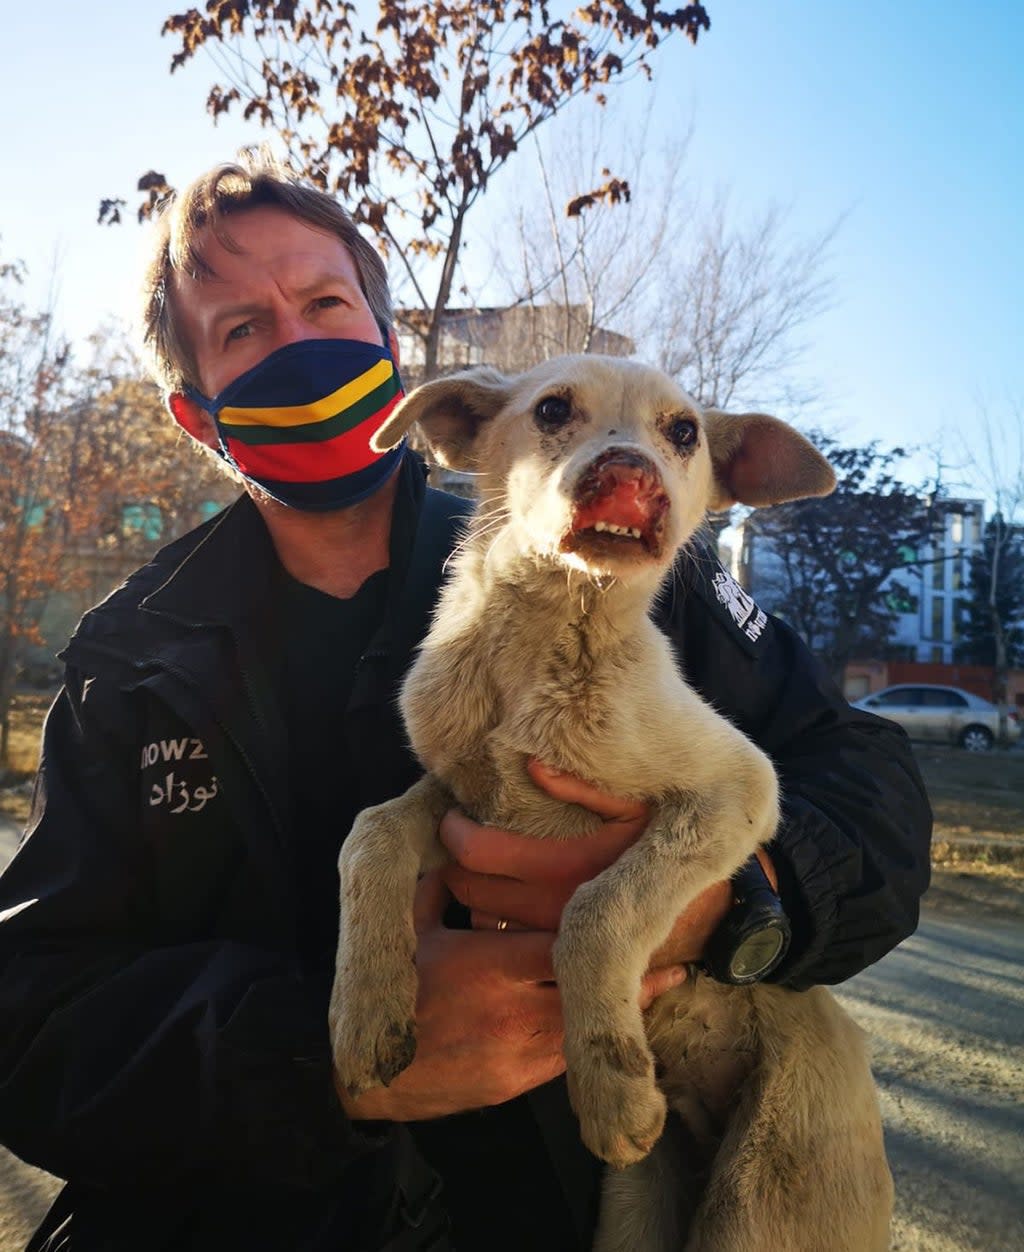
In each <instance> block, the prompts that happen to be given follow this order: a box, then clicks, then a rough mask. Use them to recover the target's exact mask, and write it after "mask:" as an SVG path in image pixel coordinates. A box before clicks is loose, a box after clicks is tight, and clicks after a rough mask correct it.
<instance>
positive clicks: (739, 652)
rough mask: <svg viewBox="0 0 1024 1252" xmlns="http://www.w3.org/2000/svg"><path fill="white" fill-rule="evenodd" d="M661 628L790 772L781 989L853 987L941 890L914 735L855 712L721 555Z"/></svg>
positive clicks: (776, 849)
mask: <svg viewBox="0 0 1024 1252" xmlns="http://www.w3.org/2000/svg"><path fill="white" fill-rule="evenodd" d="M656 619H657V620H658V621H659V624H660V625H661V626H662V628H663V629H664V630H666V632H667V633H668V634H669V636H670V638H671V640H672V642H673V645H674V647H675V649H676V652H677V657H678V659H679V660H680V662H681V664H682V666H683V668H684V671H685V672H686V674H687V677H688V678H689V680H690V681H691V682H692V683H693V684H694V685H695V686H696V687H697V689H698V690H699V691H700V692H701V694H702V695H703V696H704V697H705V699H707V700H708V701H709V702H710V703H711V704H712V705H713V706H714V707H715V708H716V709H717V710H718V711H719V712H720V713H722V714H723V715H724V716H725V717H727V718H729V720H730V721H732V722H733V723H734V724H735V725H736V726H738V727H739V729H741V730H742V731H744V732H745V733H746V734H748V735H749V736H750V737H751V738H752V739H753V740H754V741H755V742H756V743H757V744H758V745H759V746H760V747H761V748H762V749H764V751H765V752H767V753H768V754H769V756H770V757H771V758H772V760H773V761H774V763H775V766H776V769H777V770H778V773H779V779H780V783H781V790H782V821H781V823H780V825H779V828H778V831H777V833H776V836H775V839H774V841H773V843H772V844H771V846H770V849H769V851H770V853H771V856H772V859H773V861H774V863H775V865H776V868H777V870H778V874H779V887H780V894H781V896H782V899H783V903H784V905H785V907H786V911H787V913H788V914H789V917H790V921H791V923H792V927H793V941H792V944H791V947H790V951H789V953H788V954H787V957H786V959H785V961H784V962H783V964H782V965H780V967H779V968H778V970H776V972H775V974H774V976H773V981H778V982H781V983H784V984H785V985H787V986H790V987H793V988H794V989H798V990H802V989H804V988H807V987H809V986H812V985H814V984H815V983H838V982H842V981H843V980H844V979H847V978H850V977H852V976H853V975H854V974H857V973H859V972H860V971H861V970H862V969H864V968H865V967H866V966H868V965H870V964H872V963H873V962H874V961H877V960H879V959H880V958H881V957H883V956H884V955H885V954H886V953H887V952H888V951H890V949H892V948H894V947H895V946H896V945H897V944H898V943H900V942H901V941H902V940H903V939H905V938H906V937H907V936H908V935H910V934H912V933H913V932H914V930H915V929H916V927H917V922H918V915H919V906H920V899H921V896H922V895H923V894H924V892H925V890H926V888H927V886H928V882H929V875H930V854H929V848H930V839H931V820H932V819H931V809H930V807H929V803H928V798H927V795H926V793H925V789H924V784H923V782H922V780H921V776H920V773H919V772H918V769H917V766H916V764H915V761H914V757H913V754H912V752H911V750H910V744H909V741H908V740H907V737H906V735H905V734H904V732H903V730H902V729H901V728H900V727H898V726H896V725H895V724H894V723H893V722H889V721H886V720H885V719H883V718H879V717H874V716H873V715H871V714H869V713H864V712H861V711H859V710H856V709H852V708H851V707H850V706H849V704H848V703H847V702H846V700H845V699H844V698H843V696H842V694H841V693H840V691H839V690H838V688H837V687H836V685H835V683H834V682H832V680H831V679H830V678H829V676H828V675H827V673H826V672H825V670H824V668H823V666H822V665H821V664H820V663H819V662H818V661H817V660H816V659H815V658H814V657H813V656H812V655H811V653H810V651H809V650H808V649H807V647H806V646H805V645H804V643H803V642H802V641H801V640H800V638H799V637H798V636H797V635H796V634H795V633H794V631H792V630H791V629H790V628H789V627H788V626H787V625H786V624H785V623H783V622H781V621H779V620H778V619H776V618H773V617H771V616H770V615H768V614H765V613H763V612H762V611H761V610H760V609H758V607H757V606H756V604H754V603H753V602H752V601H751V600H750V598H749V597H747V596H744V595H743V593H741V592H740V591H739V588H737V587H736V584H735V583H734V582H733V581H732V579H731V578H730V577H729V575H728V574H726V573H725V571H724V570H723V569H722V567H721V566H720V565H718V563H717V562H715V561H713V560H711V559H710V558H708V557H707V556H705V557H703V558H700V559H695V560H693V561H691V562H690V564H688V566H687V567H685V568H684V569H681V570H680V571H678V572H677V576H676V581H675V582H674V583H673V584H670V585H669V587H668V589H667V594H666V595H665V596H663V598H662V601H661V603H660V604H659V609H658V612H657V614H656Z"/></svg>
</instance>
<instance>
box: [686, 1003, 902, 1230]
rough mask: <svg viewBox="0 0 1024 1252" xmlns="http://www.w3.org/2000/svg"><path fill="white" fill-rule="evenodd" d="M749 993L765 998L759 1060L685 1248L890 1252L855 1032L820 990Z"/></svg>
mask: <svg viewBox="0 0 1024 1252" xmlns="http://www.w3.org/2000/svg"><path fill="white" fill-rule="evenodd" d="M758 994H759V996H760V997H761V998H762V999H763V998H764V997H765V996H768V997H771V1001H772V1002H769V1005H768V1012H767V1013H766V1014H765V1017H766V1018H767V1020H766V1021H764V1023H763V1024H764V1027H765V1029H764V1031H763V1032H762V1044H763V1050H762V1060H761V1063H760V1066H759V1068H758V1070H756V1071H755V1073H754V1074H753V1075H752V1076H751V1078H750V1079H749V1080H748V1081H747V1083H746V1085H745V1086H744V1088H743V1091H742V1093H741V1095H740V1098H739V1101H738V1102H737V1105H736V1108H735V1111H734V1113H733V1115H732V1117H731V1118H730V1121H729V1125H728V1129H727V1130H726V1133H725V1136H724V1138H723V1140H722V1143H721V1146H720V1148H719V1150H718V1152H717V1153H716V1155H715V1159H714V1162H713V1164H712V1169H711V1177H710V1180H709V1182H708V1186H707V1189H706V1191H705V1194H704V1198H703V1200H702V1201H701V1205H700V1208H699V1210H698V1213H697V1216H696V1218H695V1219H694V1223H693V1226H692V1229H691V1233H690V1239H689V1241H688V1242H687V1243H686V1244H685V1245H684V1247H685V1250H686V1252H779V1250H780V1249H783V1248H784V1249H786V1252H822V1249H827V1250H828V1252H888V1248H889V1223H890V1218H891V1215H892V1202H893V1186H892V1176H891V1174H890V1173H889V1167H888V1165H887V1163H886V1159H885V1149H884V1144H883V1141H882V1125H881V1118H880V1116H879V1110H878V1099H877V1095H876V1093H875V1088H874V1083H873V1081H872V1078H871V1072H870V1068H869V1066H868V1060H867V1051H866V1047H865V1044H864V1041H863V1036H862V1032H861V1031H860V1030H859V1028H858V1027H857V1026H856V1025H855V1024H854V1023H853V1022H852V1021H851V1020H850V1019H849V1018H848V1017H847V1016H846V1014H845V1013H843V1011H842V1009H840V1007H839V1005H838V1004H836V1002H835V1001H834V1000H833V999H832V997H831V996H829V995H828V993H827V992H826V991H825V990H824V988H821V987H816V988H814V989H812V990H811V991H808V992H803V993H797V992H787V991H785V990H783V989H781V988H769V987H764V988H759V989H758ZM784 997H785V998H786V1001H785V1003H784V1001H783V998H784ZM790 1015H791V1016H790ZM785 1016H790V1021H789V1023H788V1025H787V1027H786V1031H785V1033H784V1034H778V1033H776V1031H775V1030H774V1024H775V1022H778V1021H781V1020H782V1019H783V1018H784V1017H785ZM773 1019H774V1021H773Z"/></svg>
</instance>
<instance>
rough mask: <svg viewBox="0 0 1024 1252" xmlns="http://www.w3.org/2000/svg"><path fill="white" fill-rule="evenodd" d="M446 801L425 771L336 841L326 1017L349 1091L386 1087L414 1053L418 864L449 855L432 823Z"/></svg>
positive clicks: (367, 812)
mask: <svg viewBox="0 0 1024 1252" xmlns="http://www.w3.org/2000/svg"><path fill="white" fill-rule="evenodd" d="M453 803H454V800H453V797H452V794H451V792H450V791H449V790H448V789H447V787H445V786H443V785H442V784H441V783H439V782H438V781H437V780H436V779H435V778H433V777H432V776H431V775H429V774H428V775H426V776H425V777H424V778H421V779H420V780H419V781H418V782H416V783H414V784H413V786H412V787H410V788H409V790H408V791H406V792H405V794H404V795H401V796H398V797H397V798H396V799H394V800H388V801H387V802H386V803H384V804H378V805H376V806H375V807H373V808H369V809H364V810H363V811H362V812H361V813H360V814H359V816H358V817H357V818H356V821H355V825H354V826H353V827H352V832H351V834H350V835H349V836H348V838H347V839H346V840H345V842H344V844H343V845H342V849H341V856H340V857H339V859H338V874H339V877H340V879H341V909H340V919H339V928H338V954H337V959H336V962H335V969H334V987H333V990H332V992H331V1006H330V1011H329V1017H328V1020H329V1023H330V1030H331V1039H332V1046H333V1049H334V1064H335V1069H336V1071H337V1075H338V1079H339V1081H340V1082H341V1083H342V1084H343V1085H344V1086H345V1088H346V1089H347V1090H348V1091H349V1093H350V1094H351V1095H353V1096H355V1095H358V1094H359V1093H360V1092H363V1091H366V1090H367V1089H369V1088H370V1087H378V1086H385V1087H386V1086H387V1085H388V1084H389V1083H390V1082H391V1081H392V1079H393V1078H395V1077H397V1076H398V1074H400V1073H401V1072H402V1070H403V1069H405V1068H406V1067H407V1066H408V1065H410V1064H411V1063H412V1059H413V1057H414V1056H415V1054H416V1023H415V1010H416V990H417V981H416V965H415V955H416V932H415V928H414V926H413V897H414V895H415V892H416V882H417V879H418V878H419V875H420V873H421V872H422V871H423V870H426V869H431V868H433V867H435V866H437V865H441V864H443V863H444V862H445V861H446V860H447V853H446V852H445V850H444V848H443V847H442V845H441V843H440V842H439V840H438V838H437V827H438V823H439V822H440V820H441V818H442V816H443V815H444V814H445V812H446V811H447V810H448V809H449V808H451V806H452V804H453Z"/></svg>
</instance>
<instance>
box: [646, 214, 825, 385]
mask: <svg viewBox="0 0 1024 1252" xmlns="http://www.w3.org/2000/svg"><path fill="white" fill-rule="evenodd" d="M837 230H838V223H837V224H835V225H832V226H830V227H829V228H827V229H826V230H823V231H821V232H820V233H819V234H817V235H815V236H813V237H812V238H810V239H807V240H801V241H797V242H788V241H787V234H788V221H787V216H786V214H785V212H784V211H783V210H782V209H780V208H779V207H777V206H775V207H769V208H767V209H763V210H761V211H760V212H758V213H756V214H754V215H752V216H751V217H750V218H749V220H748V221H746V222H738V221H736V220H735V219H734V218H733V216H732V214H731V213H730V208H729V200H728V197H727V196H725V195H720V196H718V197H717V198H716V199H715V200H714V201H713V202H712V203H711V204H710V206H707V207H702V206H700V205H697V206H693V208H692V212H691V214H690V215H689V216H686V215H683V216H681V219H678V220H677V223H676V229H674V230H673V233H672V246H671V248H669V249H667V250H666V251H665V253H664V260H665V265H664V269H663V271H662V274H661V278H660V281H659V283H658V289H657V291H658V299H657V301H656V303H655V305H654V307H653V309H652V310H651V311H650V313H649V314H648V316H647V322H648V325H649V326H650V338H651V341H652V344H653V356H654V359H655V360H657V361H658V363H659V364H660V366H661V368H662V369H664V370H665V371H666V373H669V374H671V375H673V376H674V377H676V378H678V379H679V380H680V381H681V383H682V384H683V386H684V387H685V388H686V390H687V391H689V392H690V393H691V395H693V396H694V397H695V398H696V399H698V400H699V401H700V402H701V403H702V404H708V405H714V406H716V407H720V408H729V407H730V406H732V405H735V404H738V403H739V404H750V403H759V404H761V405H764V404H779V403H783V404H785V405H786V406H787V407H789V408H792V407H793V406H794V403H795V402H796V401H797V400H801V401H803V402H805V403H806V402H807V400H809V399H810V397H809V396H807V395H804V396H799V395H798V394H797V393H796V392H795V391H794V389H793V371H794V367H795V366H796V365H797V364H798V363H799V362H800V361H801V360H802V358H803V357H804V355H805V353H806V350H807V345H806V343H805V342H804V341H803V340H802V338H801V332H802V331H804V330H805V329H806V327H807V326H808V325H809V323H810V322H812V321H813V319H814V318H816V317H818V316H819V315H820V314H821V313H823V312H824V311H825V310H826V309H827V308H828V307H829V306H830V303H831V299H832V291H833V283H832V279H831V277H830V276H829V274H828V256H829V249H830V247H831V244H832V242H833V240H834V238H835V235H836V232H837Z"/></svg>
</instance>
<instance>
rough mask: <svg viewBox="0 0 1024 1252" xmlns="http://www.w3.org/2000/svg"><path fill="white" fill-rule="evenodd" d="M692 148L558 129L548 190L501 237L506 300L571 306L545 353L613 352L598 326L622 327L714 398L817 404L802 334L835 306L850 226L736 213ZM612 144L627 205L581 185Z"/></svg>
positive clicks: (535, 189)
mask: <svg viewBox="0 0 1024 1252" xmlns="http://www.w3.org/2000/svg"><path fill="white" fill-rule="evenodd" d="M600 120H601V121H603V120H604V119H603V118H602V119H600ZM687 144H688V136H686V137H683V138H681V139H679V140H678V141H676V142H675V143H674V144H672V145H671V146H669V147H668V148H666V149H664V150H662V151H652V149H651V145H650V144H649V142H648V134H647V128H646V126H642V127H640V128H638V129H637V130H636V131H634V132H630V133H627V134H625V135H622V134H620V135H619V136H618V138H617V139H616V141H615V142H614V143H611V144H610V143H609V142H608V141H607V137H606V136H605V135H604V134H603V133H601V132H598V133H597V134H595V133H594V124H593V123H591V125H590V127H589V128H585V127H582V126H578V127H577V129H576V131H575V132H568V133H567V132H566V129H565V126H564V123H563V124H562V127H561V129H560V130H559V132H558V134H557V135H555V136H552V134H551V133H550V132H549V134H548V140H547V144H546V146H545V148H544V150H543V151H542V150H541V148H540V145H539V144H538V145H537V150H538V154H537V165H538V172H539V178H538V180H537V184H536V185H535V184H531V188H532V190H531V194H530V195H529V197H527V196H525V195H522V196H521V197H520V203H519V204H518V205H517V206H516V209H515V212H514V216H513V220H512V222H511V223H510V225H509V227H508V228H507V229H505V230H499V231H498V232H496V234H497V242H496V243H495V245H494V251H495V252H496V254H497V260H496V262H495V269H496V271H497V273H498V274H499V275H500V276H501V279H502V280H503V285H504V290H505V291H506V292H507V300H508V302H509V303H510V304H512V305H516V306H518V305H528V306H530V307H535V308H540V309H543V310H545V311H549V310H552V309H558V310H560V319H559V318H556V317H554V316H553V315H552V314H551V312H548V314H547V318H546V321H545V326H546V328H547V329H548V335H547V339H546V341H544V342H540V341H538V342H537V343H536V344H534V345H533V346H532V352H533V357H534V359H537V358H540V357H543V356H544V355H546V354H550V353H551V352H553V351H555V352H558V351H562V352H564V351H572V352H580V351H582V352H586V351H591V350H598V351H600V350H603V349H601V348H599V347H597V348H595V335H596V334H597V332H598V330H599V328H601V329H604V330H613V331H618V332H619V333H620V334H622V335H623V336H625V338H626V339H628V340H630V341H632V344H633V346H634V349H635V350H636V351H638V352H639V353H641V354H643V355H644V356H645V357H646V358H647V359H649V360H651V361H654V362H656V363H657V364H658V365H659V366H660V367H661V368H662V369H664V370H665V371H666V372H667V373H669V374H671V375H673V376H674V377H676V378H678V379H679V380H680V382H681V383H682V385H683V386H684V387H685V388H686V390H687V391H689V392H690V393H691V394H692V395H694V396H695V397H696V398H697V399H698V400H700V401H702V402H703V403H705V404H711V405H715V406H718V407H723V408H724V407H729V406H733V405H736V404H747V405H761V406H765V405H782V406H784V407H785V408H787V409H788V410H789V411H790V412H792V410H793V408H794V407H798V405H800V404H806V403H809V401H810V400H811V399H812V398H813V397H812V395H811V393H810V392H809V390H808V389H807V386H806V384H805V383H804V384H798V382H797V380H796V377H795V373H796V369H797V367H798V366H799V365H800V364H801V362H802V361H803V359H804V357H805V354H806V351H807V343H806V342H805V339H804V334H803V332H805V331H806V330H807V328H808V327H809V326H810V324H811V323H812V322H813V320H814V318H816V317H817V316H819V315H820V314H821V313H823V312H824V311H825V310H826V309H827V308H828V307H829V305H830V302H831V298H832V291H833V282H832V278H831V276H830V274H829V271H828V260H829V249H830V246H831V244H832V241H833V240H834V238H835V235H836V232H837V230H838V228H839V223H836V224H833V225H831V226H829V227H828V228H827V229H825V230H822V231H820V232H819V233H818V234H816V235H815V236H814V237H812V238H810V239H807V240H795V241H794V240H792V239H791V238H790V236H791V231H790V227H789V218H788V216H787V214H786V213H785V212H783V210H781V209H780V208H778V207H769V208H767V209H764V210H762V211H761V212H760V213H755V214H753V215H752V216H750V217H748V218H747V219H746V220H744V221H738V220H735V219H734V217H733V216H732V215H731V214H730V212H729V201H728V197H727V196H725V195H719V196H717V197H716V198H715V199H713V200H712V201H711V202H710V203H709V202H707V201H706V200H704V199H703V198H702V197H700V196H699V195H697V194H696V193H695V192H694V191H693V189H692V188H691V187H690V186H688V184H687V182H686V178H685V161H686V152H687ZM609 151H610V152H611V153H612V158H611V160H612V163H613V164H614V166H615V167H616V168H617V169H621V170H623V171H625V172H626V173H627V175H628V188H629V191H630V193H631V194H629V195H623V196H621V197H620V198H619V199H618V201H617V202H614V203H613V202H611V201H610V199H609V198H607V197H606V198H605V199H604V200H603V201H600V200H595V198H593V197H589V196H587V195H586V194H584V193H582V192H581V189H582V188H585V187H587V186H591V185H593V184H594V183H595V182H596V180H597V179H598V178H599V177H600V176H601V175H602V174H607V172H608V171H607V168H605V169H602V170H600V171H599V170H598V168H597V159H598V158H597V156H596V154H598V153H603V154H606V155H607V153H608V152H609ZM566 205H568V206H569V207H570V208H571V209H572V210H573V212H574V216H567V215H566V212H565V206H566ZM552 328H554V332H555V333H552Z"/></svg>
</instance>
